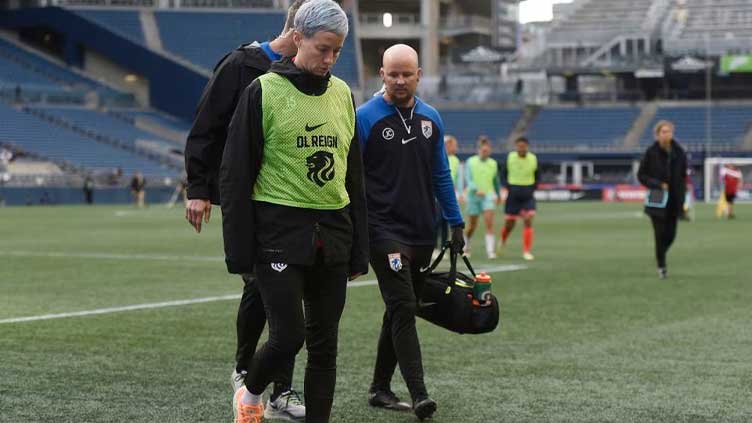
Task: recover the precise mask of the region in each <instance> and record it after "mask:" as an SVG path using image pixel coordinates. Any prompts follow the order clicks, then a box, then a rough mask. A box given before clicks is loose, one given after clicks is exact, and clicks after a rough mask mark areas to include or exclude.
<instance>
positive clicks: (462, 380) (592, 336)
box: [0, 203, 752, 423]
mask: <svg viewBox="0 0 752 423" xmlns="http://www.w3.org/2000/svg"><path fill="white" fill-rule="evenodd" d="M712 212H713V210H712V207H710V206H704V205H703V206H700V208H699V210H698V212H697V221H696V222H694V223H689V224H681V225H680V228H679V237H678V240H677V243H676V245H675V247H674V248H673V249H672V250H671V251H670V253H669V272H670V279H669V280H667V281H659V280H658V279H657V274H656V271H655V266H654V262H653V259H652V235H651V231H650V228H649V227H650V224H649V222H648V220H647V219H646V218H644V217H641V215H640V212H639V206H635V205H606V204H595V203H592V204H543V205H541V210H540V214H539V217H538V220H537V223H536V230H537V233H536V246H535V253H536V256H537V259H536V261H534V262H532V263H530V264H529V265H528V266H529V268H528V269H527V270H520V271H515V272H505V273H495V274H493V277H494V285H493V290H494V292H495V293H496V294H498V295H499V296H500V297H501V299H502V302H503V306H502V309H503V310H502V326H501V327H500V329H498V330H497V331H496V332H494V333H492V334H490V335H483V336H458V335H453V334H450V333H448V332H446V331H444V330H442V329H439V328H436V327H433V326H431V325H429V324H427V323H425V322H423V321H420V322H419V332H420V335H421V339H422V347H423V356H424V364H425V371H426V382H427V385H428V388H429V391H430V392H431V393H432V396H433V397H434V398H435V399H436V400H437V402H438V403H439V410H438V412H437V414H436V415H435V417H434V421H435V422H453V423H454V422H463V423H464V422H749V421H752V401H750V398H752V326H751V325H750V320H751V319H750V317H752V313H750V306H749V304H750V302H751V300H752V289H750V283H751V282H752V277H751V276H750V266H749V263H748V262H746V260H747V259H748V256H749V251H750V247H751V246H752V241H751V237H752V223H751V222H752V207H749V206H739V207H738V211H737V214H738V215H739V216H740V219H739V220H736V221H731V222H727V221H717V220H716V219H715V218H714V217H713V215H712ZM218 218H219V213H215V216H214V219H215V220H213V221H212V222H211V223H210V224H209V225H208V227H206V228H205V231H204V232H203V233H202V234H201V235H196V234H195V233H193V232H192V231H191V230H190V228H189V227H188V225H187V224H186V223H185V222H184V221H183V219H182V212H181V211H180V210H178V209H174V210H167V209H164V208H163V207H161V206H160V207H157V206H154V207H151V208H149V209H146V210H134V209H130V208H128V207H93V208H83V207H53V208H5V209H0V320H5V319H9V318H15V317H26V316H36V315H42V314H50V313H53V314H54V313H66V312H76V311H83V310H92V309H100V308H106V307H118V306H127V305H133V304H142V303H154V302H162V301H170V300H183V299H195V298H203V297H211V296H221V295H228V294H239V292H240V288H241V282H240V280H239V278H236V277H233V276H230V275H227V274H226V272H225V269H224V264H223V262H222V257H221V235H220V227H221V225H220V221H219V219H218ZM497 222H500V220H499V219H497ZM497 225H498V223H497ZM480 235H481V234H478V235H476V236H475V237H474V242H473V245H474V252H475V254H474V258H473V261H474V263H475V264H476V266H477V267H480V268H484V267H486V268H487V267H490V266H495V265H497V264H523V263H522V260H521V258H520V252H519V248H520V247H519V245H520V236H521V233H520V231H519V230H518V231H516V232H515V233H514V234H513V235H512V238H511V240H510V245H509V248H508V250H507V252H506V254H505V255H504V256H503V257H501V258H500V259H497V260H495V261H493V262H489V261H488V260H485V258H484V257H482V256H483V254H481V252H482V251H483V248H482V245H481V243H482V237H481V236H480ZM364 279H366V280H367V279H373V275H372V274H370V275H367V276H365V277H364ZM236 307H237V301H236V300H225V301H216V302H209V303H202V304H193V305H184V306H175V307H164V308H157V309H150V310H138V311H128V312H120V313H110V314H101V315H93V316H86V317H70V318H61V319H52V320H40V321H32V322H21V323H0V422H3V423H5V422H9V423H10V422H13V423H16V422H43V421H45V422H46V421H54V422H144V423H147V422H148V423H152V422H229V421H231V410H230V400H231V392H230V389H229V374H230V370H231V367H232V357H233V353H234V342H235V338H234V319H235V313H236ZM382 312H383V304H382V301H381V298H380V296H379V293H378V289H377V288H376V287H374V286H362V287H353V288H351V289H350V290H349V292H348V302H347V308H346V310H345V314H344V317H343V320H342V325H341V332H340V355H339V371H338V383H337V394H336V399H335V407H334V411H333V416H334V417H333V419H332V422H342V423H344V422H348V423H350V422H412V421H415V418H414V417H413V416H412V415H411V414H407V413H403V414H399V413H395V412H387V411H381V410H375V409H371V408H369V407H368V406H367V405H366V401H365V392H366V389H367V388H368V384H369V381H370V376H371V371H372V366H373V361H374V356H375V346H376V339H377V336H378V331H379V326H380V320H381V313H382ZM304 363H305V354H304V353H302V354H301V355H300V356H299V357H298V365H297V371H296V375H295V380H296V383H295V385H296V386H298V387H302V375H303V371H302V370H303V368H304ZM394 380H395V381H394V384H393V385H394V386H393V388H394V390H395V391H396V392H397V393H398V395H401V396H402V397H407V393H406V390H405V388H404V384H403V383H402V381H401V378H400V377H399V375H396V376H395V379H394Z"/></svg>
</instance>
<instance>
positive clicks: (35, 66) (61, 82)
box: [0, 38, 123, 96]
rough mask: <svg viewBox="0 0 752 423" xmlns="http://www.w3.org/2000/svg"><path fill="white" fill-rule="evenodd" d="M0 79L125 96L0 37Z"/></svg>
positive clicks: (11, 82) (14, 82)
mask: <svg viewBox="0 0 752 423" xmlns="http://www.w3.org/2000/svg"><path fill="white" fill-rule="evenodd" d="M0 80H3V81H5V82H6V84H23V85H26V84H32V85H34V86H44V87H50V88H51V87H57V88H58V89H60V88H63V86H66V87H74V88H75V87H80V88H83V89H93V90H96V91H98V92H99V93H100V94H105V95H109V96H121V95H123V93H121V92H119V91H116V90H114V89H112V88H110V87H107V86H105V85H102V84H100V83H99V82H96V81H94V80H92V79H88V78H86V77H84V76H82V75H80V74H78V73H76V72H73V71H71V70H70V69H67V68H65V67H64V66H61V65H58V64H57V63H53V62H51V61H49V60H47V59H45V58H44V57H42V56H39V55H37V54H34V53H31V52H29V51H27V50H24V49H22V48H19V47H18V46H16V45H14V44H12V43H10V42H8V41H6V40H3V39H2V38H0Z"/></svg>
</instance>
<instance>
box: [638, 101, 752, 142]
mask: <svg viewBox="0 0 752 423" xmlns="http://www.w3.org/2000/svg"><path fill="white" fill-rule="evenodd" d="M711 118H712V125H711V135H712V142H713V144H714V145H732V146H739V145H740V144H741V143H742V141H743V138H744V135H745V134H746V132H747V130H748V129H749V125H750V124H752V108H750V107H743V106H715V107H712V108H711ZM662 119H665V120H669V121H671V122H674V124H675V125H676V139H677V140H679V142H682V143H684V144H688V145H689V144H695V145H699V144H705V143H706V142H707V141H706V139H705V138H706V129H707V125H706V108H705V107H661V108H659V109H658V112H657V113H656V116H655V118H654V119H653V122H651V124H650V125H649V126H648V128H647V130H646V131H645V133H644V134H643V136H642V141H641V143H642V144H644V145H646V144H650V143H652V142H653V140H654V137H653V127H654V126H655V124H656V123H657V122H658V121H659V120H662Z"/></svg>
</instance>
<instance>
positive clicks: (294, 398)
mask: <svg viewBox="0 0 752 423" xmlns="http://www.w3.org/2000/svg"><path fill="white" fill-rule="evenodd" d="M280 397H281V398H284V399H285V407H287V406H289V405H291V404H292V405H303V400H302V399H300V394H299V393H298V391H296V390H294V389H290V390H289V391H285V392H283V393H282V395H280Z"/></svg>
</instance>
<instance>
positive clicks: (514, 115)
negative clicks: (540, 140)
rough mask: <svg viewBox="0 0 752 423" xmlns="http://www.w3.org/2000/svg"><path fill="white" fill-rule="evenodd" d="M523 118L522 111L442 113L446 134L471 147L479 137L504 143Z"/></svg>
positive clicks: (446, 111) (449, 111) (445, 111)
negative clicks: (485, 136) (484, 136)
mask: <svg viewBox="0 0 752 423" xmlns="http://www.w3.org/2000/svg"><path fill="white" fill-rule="evenodd" d="M521 116H522V111H520V110H513V109H503V110H443V111H441V118H442V119H443V120H444V127H445V131H446V133H447V134H451V135H454V136H455V137H456V138H457V140H458V142H459V144H460V145H471V146H474V145H475V141H476V140H477V139H478V136H479V135H487V136H488V137H490V138H491V140H493V141H499V142H502V143H503V142H504V141H505V140H506V137H507V136H509V133H510V132H512V129H514V126H515V125H516V124H517V121H518V120H520V117H521Z"/></svg>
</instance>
